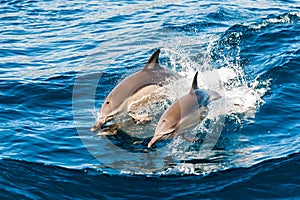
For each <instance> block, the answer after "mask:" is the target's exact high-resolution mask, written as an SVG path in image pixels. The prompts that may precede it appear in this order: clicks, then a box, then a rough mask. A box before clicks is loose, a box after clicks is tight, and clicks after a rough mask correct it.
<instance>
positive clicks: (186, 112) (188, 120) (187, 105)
mask: <svg viewBox="0 0 300 200" xmlns="http://www.w3.org/2000/svg"><path fill="white" fill-rule="evenodd" d="M197 75H198V72H196V74H195V76H194V79H193V83H192V87H191V89H190V92H189V93H188V94H187V95H184V96H183V97H181V98H179V99H178V100H176V101H175V102H174V103H173V104H172V105H171V106H170V107H169V108H168V109H167V110H166V111H165V112H164V113H163V115H162V116H161V118H160V120H159V121H158V124H157V126H156V129H155V134H154V136H153V138H152V139H151V141H150V142H149V143H148V148H151V146H152V145H154V144H155V143H157V142H158V141H161V140H165V139H169V138H172V137H174V136H175V135H178V134H181V135H182V136H183V137H184V138H185V139H186V140H188V141H194V139H190V138H187V137H185V132H186V131H187V130H189V129H191V128H193V127H194V126H196V125H197V124H198V123H199V121H201V120H203V119H204V118H205V116H206V114H207V111H208V109H207V105H208V104H209V103H210V102H211V101H214V100H217V99H219V98H221V96H220V95H219V94H218V93H217V92H214V91H208V90H202V89H198V83H197Z"/></svg>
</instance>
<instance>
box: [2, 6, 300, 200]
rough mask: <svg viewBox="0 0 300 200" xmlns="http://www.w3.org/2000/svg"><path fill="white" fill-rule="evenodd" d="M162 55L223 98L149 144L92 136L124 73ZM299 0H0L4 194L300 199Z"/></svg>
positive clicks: (123, 134) (140, 136)
mask: <svg viewBox="0 0 300 200" xmlns="http://www.w3.org/2000/svg"><path fill="white" fill-rule="evenodd" d="M157 49H161V53H160V58H159V61H160V64H161V66H162V67H165V68H169V69H170V70H173V71H174V72H177V73H178V74H180V75H182V76H183V77H184V80H183V81H175V82H171V83H170V86H169V91H172V92H171V93H170V95H171V96H172V98H173V100H176V99H177V98H179V96H182V95H184V94H186V93H187V92H188V91H189V88H190V85H191V80H192V77H193V75H194V74H195V72H196V71H199V73H200V77H199V80H198V81H199V87H201V88H204V89H210V90H216V91H218V92H219V93H220V94H221V96H222V100H220V101H217V102H215V103H212V104H210V105H209V114H208V115H207V117H206V118H205V120H204V121H202V122H199V125H198V126H197V127H196V128H194V129H193V130H191V134H194V135H195V136H197V137H199V138H202V140H200V139H199V140H197V141H196V142H194V143H190V142H187V141H185V140H184V139H182V138H181V137H175V138H174V139H173V140H171V141H166V142H162V143H160V144H158V145H157V146H155V147H153V148H151V149H148V148H147V141H149V138H151V137H152V136H153V134H154V130H155V125H156V123H157V121H158V119H159V115H160V114H161V113H159V112H162V111H164V110H165V109H166V108H167V107H168V106H169V105H170V103H172V101H173V100H172V98H171V100H170V101H171V102H170V101H168V102H160V103H157V104H155V105H151V106H152V107H151V106H150V107H146V108H144V109H145V111H144V112H145V113H147V114H150V115H151V114H152V115H153V116H154V117H153V120H152V122H150V123H148V124H145V125H138V124H135V123H133V122H131V121H126V120H124V121H122V126H123V130H122V131H120V133H118V134H113V135H111V134H110V135H108V134H105V133H103V132H102V133H99V132H98V133H95V132H91V131H90V128H91V127H92V126H93V124H94V123H95V119H96V118H97V111H98V110H99V108H100V107H101V105H102V103H103V101H104V100H105V98H106V96H107V95H108V94H109V92H110V91H111V90H112V89H113V88H114V87H115V86H116V85H117V84H118V83H119V82H120V81H122V80H123V79H124V78H126V77H127V76H130V75H131V74H133V73H135V72H138V71H139V70H141V69H143V67H144V65H145V63H146V62H147V60H148V58H149V57H150V56H151V54H152V53H153V52H154V51H155V50H157ZM299 89H300V2H299V1H297V0H295V1H293V0H291V1H280V0H270V1H265V0H261V1H255V0H252V1H250V0H245V1H192V0H187V1H183V0H182V1H179V0H174V1H171V0H157V1H143V0H141V1H126V0H125V1H114V0H111V1H87V0H78V1H62V0H53V1H47V0H37V1H36V0H24V1H19V0H9V1H7V0H0V141H1V145H0V199H134V198H135V199H192V198H193V199H232V198H235V199H299V198H300V153H299V150H300V135H299V134H300V95H299Z"/></svg>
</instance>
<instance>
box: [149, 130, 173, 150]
mask: <svg viewBox="0 0 300 200" xmlns="http://www.w3.org/2000/svg"><path fill="white" fill-rule="evenodd" d="M171 133H173V132H171ZM171 133H163V134H154V136H153V138H152V139H151V141H150V142H149V143H148V148H151V147H152V146H153V145H154V144H156V143H157V142H159V141H162V140H165V139H168V138H170V137H172V135H171Z"/></svg>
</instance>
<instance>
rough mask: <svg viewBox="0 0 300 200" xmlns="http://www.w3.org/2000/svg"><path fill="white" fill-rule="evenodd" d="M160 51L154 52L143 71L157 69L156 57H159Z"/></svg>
mask: <svg viewBox="0 0 300 200" xmlns="http://www.w3.org/2000/svg"><path fill="white" fill-rule="evenodd" d="M159 53H160V49H158V50H156V51H155V52H154V53H153V54H152V56H151V57H150V58H149V60H148V62H147V64H146V66H145V67H144V69H143V70H149V69H155V68H157V67H159V62H158V57H159Z"/></svg>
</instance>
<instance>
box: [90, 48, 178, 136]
mask: <svg viewBox="0 0 300 200" xmlns="http://www.w3.org/2000/svg"><path fill="white" fill-rule="evenodd" d="M159 53H160V50H159V49H158V50H157V51H155V52H154V53H153V54H152V56H151V57H150V58H149V60H148V62H147V64H146V65H145V67H144V68H143V69H142V70H141V71H139V72H137V73H135V74H133V75H131V76H129V77H127V78H125V79H124V80H123V81H121V82H120V83H119V84H118V85H117V86H116V87H115V88H114V89H113V90H112V91H111V92H110V94H109V95H108V96H107V98H106V99H105V101H104V103H103V104H102V107H101V109H100V111H99V113H98V116H99V117H98V119H97V121H96V123H95V125H94V126H93V127H92V128H91V131H96V130H98V129H100V128H101V127H102V125H103V124H105V123H106V122H108V121H111V120H113V119H114V118H115V117H117V116H120V115H123V114H126V113H127V114H129V115H130V116H131V117H133V118H136V119H137V120H139V119H138V116H135V115H134V112H131V110H130V105H132V104H133V103H136V102H139V104H135V105H138V106H142V105H143V103H144V104H146V103H148V102H149V98H148V97H149V96H151V94H153V92H154V91H155V90H156V89H158V88H159V87H161V86H163V84H165V83H166V82H167V81H168V80H169V79H171V78H175V77H179V75H178V74H177V73H175V72H173V71H171V70H169V69H166V68H162V67H161V66H160V65H159V61H158V58H159ZM144 96H147V98H146V99H147V100H148V101H144V102H142V103H141V101H140V99H142V98H143V97H144ZM153 96H155V95H153ZM156 98H159V97H156Z"/></svg>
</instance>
